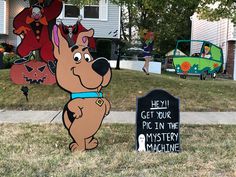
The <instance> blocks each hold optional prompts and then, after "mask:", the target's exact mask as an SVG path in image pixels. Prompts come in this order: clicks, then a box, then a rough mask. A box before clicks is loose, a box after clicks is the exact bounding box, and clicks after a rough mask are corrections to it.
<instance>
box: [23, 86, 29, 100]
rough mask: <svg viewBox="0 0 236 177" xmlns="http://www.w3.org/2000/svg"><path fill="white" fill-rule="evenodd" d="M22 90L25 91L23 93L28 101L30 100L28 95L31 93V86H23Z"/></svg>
mask: <svg viewBox="0 0 236 177" xmlns="http://www.w3.org/2000/svg"><path fill="white" fill-rule="evenodd" d="M21 91H22V92H23V94H24V95H25V98H26V101H29V99H28V95H29V88H28V87H26V86H22V87H21Z"/></svg>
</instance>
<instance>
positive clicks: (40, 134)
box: [0, 124, 236, 177]
mask: <svg viewBox="0 0 236 177" xmlns="http://www.w3.org/2000/svg"><path fill="white" fill-rule="evenodd" d="M134 132H135V131H134V125H119V124H116V125H109V124H106V125H103V126H102V128H101V129H100V130H99V132H98V134H97V138H98V139H99V140H100V144H99V147H98V148H97V149H96V150H93V151H89V152H84V153H81V152H76V153H74V154H71V152H70V151H69V149H68V144H69V143H70V142H71V140H70V138H69V136H68V134H67V131H66V130H65V129H64V127H63V125H60V124H43V125H32V124H1V125H0V176H61V177H65V176H68V177H72V176H93V177H95V176H96V177H98V176H101V177H103V176H112V177H113V176H122V177H123V176H127V177H131V176H140V177H141V176H145V177H149V176H150V177H151V176H163V177H166V176H174V177H177V176H186V177H189V176H202V177H207V176H209V177H212V176H219V177H226V176H229V177H235V176H236V139H235V137H236V126H220V125H218V126H189V125H188V126H187V125H183V126H181V129H180V133H181V134H180V135H181V137H180V138H181V139H180V140H181V147H182V152H181V153H179V154H176V153H137V152H136V151H135V150H134V146H135V144H134Z"/></svg>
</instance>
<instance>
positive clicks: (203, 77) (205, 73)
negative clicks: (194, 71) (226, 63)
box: [200, 71, 207, 80]
mask: <svg viewBox="0 0 236 177" xmlns="http://www.w3.org/2000/svg"><path fill="white" fill-rule="evenodd" d="M206 77H207V71H204V72H203V73H202V74H201V75H200V79H201V80H206Z"/></svg>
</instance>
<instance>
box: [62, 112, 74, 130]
mask: <svg viewBox="0 0 236 177" xmlns="http://www.w3.org/2000/svg"><path fill="white" fill-rule="evenodd" d="M63 123H64V125H65V127H66V128H67V129H69V128H70V126H71V124H72V122H71V121H70V118H69V116H68V112H67V110H65V111H64V112H63Z"/></svg>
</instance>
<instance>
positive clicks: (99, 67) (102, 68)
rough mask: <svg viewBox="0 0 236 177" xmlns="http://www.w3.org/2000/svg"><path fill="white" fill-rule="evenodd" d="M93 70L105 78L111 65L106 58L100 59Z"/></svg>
mask: <svg viewBox="0 0 236 177" xmlns="http://www.w3.org/2000/svg"><path fill="white" fill-rule="evenodd" d="M92 68H93V70H94V71H95V72H96V73H98V74H99V75H100V76H104V75H105V74H106V73H107V71H108V70H109V68H110V64H109V63H108V61H107V60H106V59H105V58H98V59H97V60H96V61H95V62H94V63H93V65H92Z"/></svg>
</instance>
